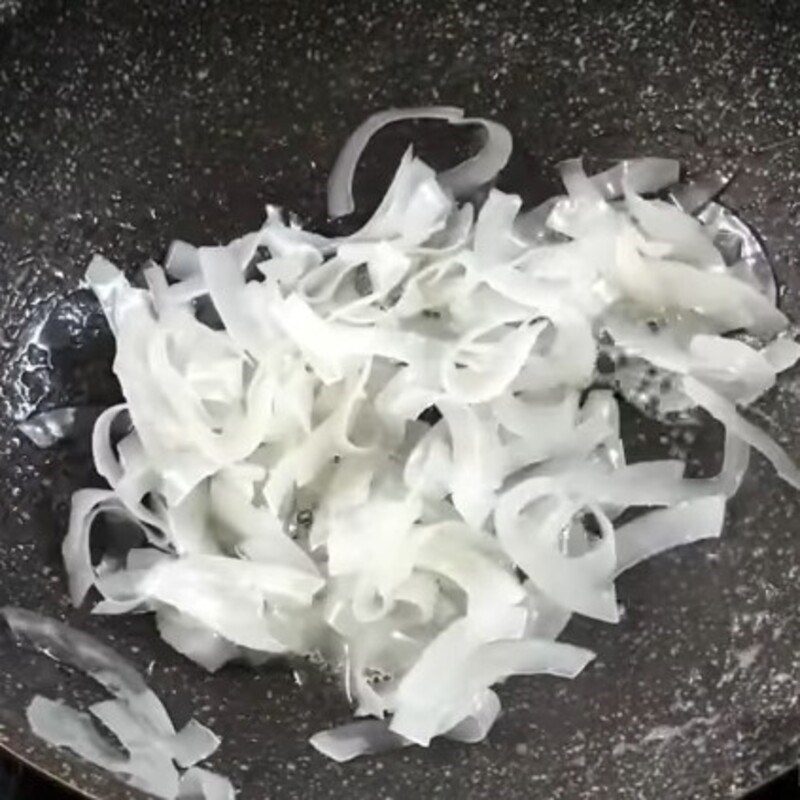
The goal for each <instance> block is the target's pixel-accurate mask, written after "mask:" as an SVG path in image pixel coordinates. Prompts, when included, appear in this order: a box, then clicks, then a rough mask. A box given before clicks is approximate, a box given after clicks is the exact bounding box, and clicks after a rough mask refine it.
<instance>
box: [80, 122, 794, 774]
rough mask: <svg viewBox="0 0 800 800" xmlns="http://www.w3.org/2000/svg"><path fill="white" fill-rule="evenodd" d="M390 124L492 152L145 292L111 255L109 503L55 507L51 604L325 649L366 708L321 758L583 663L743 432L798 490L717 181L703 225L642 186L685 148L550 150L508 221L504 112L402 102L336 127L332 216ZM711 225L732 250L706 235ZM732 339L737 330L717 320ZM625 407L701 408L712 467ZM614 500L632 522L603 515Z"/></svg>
mask: <svg viewBox="0 0 800 800" xmlns="http://www.w3.org/2000/svg"><path fill="white" fill-rule="evenodd" d="M410 117H425V118H435V119H444V120H446V121H448V122H451V123H454V124H467V123H472V122H475V123H476V124H479V125H481V126H482V128H483V130H484V131H485V132H486V142H485V145H484V147H483V149H482V150H481V151H480V153H479V154H478V155H477V156H475V157H474V158H472V159H470V161H469V162H465V164H463V165H460V167H456V168H454V169H453V170H450V171H449V172H447V173H444V174H440V175H437V173H436V172H435V171H434V170H433V169H431V168H430V167H429V166H428V165H427V164H425V163H424V162H423V161H421V160H420V159H419V158H417V157H416V156H415V155H414V154H413V151H412V150H411V149H409V150H408V151H407V152H406V154H405V156H404V157H403V158H402V160H401V162H400V165H399V167H398V169H397V172H396V174H395V176H394V179H393V181H392V182H391V185H390V186H389V188H388V191H387V192H386V195H385V197H384V199H383V201H382V202H381V203H380V205H379V207H378V209H377V210H376V211H375V213H374V215H373V216H372V218H371V219H370V220H369V221H368V222H367V223H366V224H365V225H364V227H363V228H361V229H360V230H359V231H357V232H355V233H353V234H352V235H349V236H342V237H325V236H321V235H319V234H316V233H312V232H309V231H306V230H304V229H303V228H302V227H301V226H300V225H299V224H298V223H297V222H296V221H295V220H293V219H289V220H287V219H286V218H285V217H284V216H283V214H282V213H281V212H280V211H279V210H278V209H276V208H274V207H270V208H269V209H268V213H267V218H266V220H265V222H264V224H263V226H262V227H261V228H259V229H258V230H257V231H254V232H252V233H248V234H246V235H244V236H243V237H241V238H240V239H237V240H234V241H232V242H231V243H230V244H227V245H224V246H219V247H200V248H195V247H193V246H192V245H190V244H187V243H185V242H176V243H174V244H173V246H172V247H171V248H170V252H169V254H168V257H167V260H166V264H165V267H164V268H163V269H162V268H161V267H159V266H158V265H156V264H153V263H152V262H151V263H150V264H149V265H148V266H147V269H146V270H145V275H144V277H145V283H146V287H147V288H138V287H137V286H134V285H132V284H131V283H130V282H129V281H128V280H127V278H126V277H125V275H124V274H123V273H122V272H121V271H120V270H119V269H117V268H116V267H115V266H114V265H112V264H111V263H110V262H108V261H107V260H105V259H104V258H102V257H101V256H96V257H95V258H94V260H93V261H92V263H91V264H90V266H89V269H88V271H87V274H86V280H87V283H88V284H89V286H91V287H92V289H94V291H95V293H96V294H97V297H98V299H99V300H100V302H101V304H102V306H103V308H104V310H105V313H106V316H107V317H108V320H109V323H110V325H111V327H112V330H113V332H114V335H115V337H116V340H117V356H116V361H115V372H116V374H117V376H118V378H119V381H120V384H121V386H122V389H123V392H124V395H125V403H124V404H123V405H122V406H119V407H115V408H113V409H110V410H109V411H108V412H107V414H105V415H103V416H101V417H100V419H99V420H98V422H97V427H96V429H95V436H94V453H95V459H96V463H97V468H98V471H99V472H100V473H101V474H102V475H103V476H104V477H105V478H106V480H107V481H108V483H109V485H110V489H109V490H106V491H103V490H84V491H82V492H78V493H77V494H76V496H75V502H74V506H73V513H72V516H71V519H70V526H69V531H68V534H67V537H66V540H65V542H64V556H65V561H66V563H67V568H68V574H69V581H70V588H71V594H72V599H73V601H74V602H75V604H81V603H82V602H83V601H84V600H85V598H86V596H87V594H88V593H89V590H90V588H91V587H95V589H96V590H97V591H98V592H99V593H100V595H101V596H102V598H103V599H102V600H101V601H100V602H99V603H98V604H97V605H95V608H94V610H95V612H97V613H124V612H128V611H151V612H154V613H155V615H156V620H157V624H158V629H159V631H160V633H161V635H162V636H163V637H164V638H165V639H166V640H167V641H168V642H169V643H170V644H171V645H172V646H173V647H175V648H176V649H177V650H179V651H180V652H181V653H183V654H185V655H186V656H187V657H189V658H191V659H192V660H194V661H196V662H197V663H198V664H200V665H201V666H203V667H204V668H206V669H208V670H211V671H213V670H216V669H218V668H220V667H221V666H222V665H223V664H224V663H226V662H228V661H231V660H234V659H242V658H244V659H247V660H250V661H253V660H256V661H257V660H258V659H262V660H263V659H264V658H269V657H272V656H277V655H285V654H297V655H301V656H311V657H313V658H315V659H319V658H323V659H324V660H325V661H326V662H327V663H328V664H329V665H330V666H331V667H333V668H334V669H336V670H337V671H338V672H339V673H340V674H341V676H342V682H343V685H344V687H345V690H346V692H347V694H348V697H349V698H350V700H351V702H352V704H353V706H354V709H355V713H356V715H357V716H366V717H372V718H373V719H368V720H363V721H360V722H356V723H350V724H347V725H345V726H343V727H340V728H336V729H333V730H329V731H325V732H322V733H319V734H317V735H316V736H314V737H312V739H311V742H312V744H313V745H314V746H315V747H316V748H317V749H319V750H320V751H322V752H323V753H325V754H326V755H328V756H330V757H331V758H334V759H336V760H341V761H344V760H347V759H350V758H353V757H355V756H358V755H360V754H364V753H375V752H382V751H385V750H387V749H393V748H395V747H400V746H405V745H408V744H412V743H415V744H420V745H427V744H428V743H429V742H430V741H431V739H433V738H435V737H437V736H449V737H450V738H453V739H457V740H459V741H463V742H475V741H480V740H481V739H482V738H484V737H485V735H486V734H487V732H488V731H489V729H490V728H491V726H492V724H493V723H494V721H495V719H496V717H497V715H498V713H499V710H500V701H499V699H498V697H497V695H496V694H495V693H494V691H492V689H491V687H492V686H493V685H495V684H496V683H498V682H500V681H503V680H505V679H506V678H508V677H510V676H513V675H533V674H549V675H557V676H560V677H564V678H574V677H576V676H577V675H578V674H579V673H580V672H581V671H582V670H583V669H584V668H585V667H586V666H587V665H588V664H589V663H590V662H591V660H592V658H593V653H592V652H590V651H589V650H587V649H585V648H582V647H577V646H575V645H572V644H569V643H567V642H563V641H560V640H559V637H560V636H561V634H562V631H563V629H564V627H565V626H566V624H567V622H568V620H569V619H570V616H571V615H572V614H574V613H577V614H582V615H585V616H588V617H591V618H594V619H599V620H604V621H607V622H616V621H618V618H619V607H618V603H617V598H616V594H615V589H614V579H615V577H616V576H617V575H618V574H619V573H620V572H622V571H623V570H625V569H628V568H630V567H632V566H633V565H635V564H636V563H638V562H640V561H642V560H643V559H646V558H649V557H650V556H653V555H656V554H658V553H661V552H663V551H664V550H666V549H669V548H672V547H675V546H678V545H681V544H684V543H688V542H694V541H698V540H701V539H712V538H714V537H718V536H719V535H720V533H721V530H722V525H723V515H724V506H725V501H726V499H727V498H728V497H730V496H731V495H732V494H733V493H734V492H735V491H736V489H737V488H738V486H739V484H740V482H741V480H742V477H743V474H744V471H745V469H746V466H747V461H748V454H749V449H750V447H755V448H756V449H757V450H758V451H760V452H761V453H762V454H763V455H764V456H766V457H767V458H768V459H769V460H770V461H771V462H772V463H773V465H774V466H775V468H776V470H777V472H778V474H779V475H780V476H781V477H782V478H784V479H785V480H786V481H788V482H789V483H791V484H792V485H795V486H798V485H800V479H798V471H797V468H796V467H795V466H794V465H793V463H792V462H791V460H790V458H789V456H788V455H787V454H786V453H785V452H784V451H783V450H782V449H781V448H780V447H779V446H778V445H777V444H776V443H775V442H774V441H772V440H771V439H770V438H769V437H768V436H767V435H766V434H765V433H763V432H761V431H760V430H758V429H757V428H755V426H753V425H752V423H750V422H748V421H746V420H745V419H744V418H743V417H742V416H741V415H740V414H739V413H738V411H737V406H742V405H746V404H749V403H752V402H753V401H754V400H756V399H757V398H758V397H760V396H761V395H763V394H764V392H766V391H768V390H769V389H770V387H772V386H773V385H774V383H775V379H776V375H777V374H778V373H779V372H780V371H782V370H785V369H788V368H789V367H791V366H792V365H793V364H794V363H795V362H796V361H797V359H798V357H800V346H798V344H797V343H796V342H795V341H794V340H793V339H792V338H791V337H789V336H788V335H787V333H786V331H787V327H788V323H787V320H786V318H785V316H784V315H783V314H782V313H781V311H780V310H779V309H778V308H777V307H776V305H775V293H774V290H773V285H772V283H771V281H769V280H766V281H765V280H764V276H763V266H764V258H763V257H762V256H763V251H762V250H761V248H760V246H756V245H755V244H754V243H753V242H752V241H749V240H748V236H749V229H747V228H746V226H735V225H733V224H732V223H731V219H732V215H730V214H729V213H727V212H726V213H725V214H722V213H720V212H719V211H718V210H716V209H719V208H720V207H719V206H717V205H716V204H711V205H709V203H708V201H709V200H711V198H712V197H713V196H714V195H715V194H716V193H717V192H718V191H719V188H720V187H719V186H717V185H716V184H714V185H712V186H710V188H703V186H695V187H693V190H692V192H691V203H690V204H688V206H689V207H690V208H691V209H692V210H694V209H701V208H704V209H705V212H704V213H703V214H700V215H699V216H696V215H694V214H692V213H689V211H687V210H685V208H684V207H683V206H681V205H679V204H675V203H671V202H668V201H666V200H664V199H660V197H659V196H658V195H659V193H664V196H665V197H666V191H667V190H668V189H672V190H673V193H674V192H675V183H676V181H677V180H678V176H679V167H678V164H677V162H674V161H670V160H667V159H637V160H631V161H624V162H621V163H620V164H617V165H616V166H614V167H613V168H611V169H610V170H607V171H606V172H604V173H601V174H599V175H595V176H588V175H587V174H586V173H585V171H584V168H583V165H582V163H581V161H580V160H571V161H567V162H564V163H563V164H562V165H561V167H560V169H561V174H562V177H563V180H564V185H565V189H566V194H565V195H563V196H560V197H557V198H554V199H553V200H551V201H548V202H547V203H546V204H543V205H542V206H540V207H537V208H536V209H533V210H530V211H522V203H521V200H520V198H519V197H516V196H514V195H510V194H506V193H504V192H501V191H498V190H497V189H493V188H489V187H490V185H491V182H492V180H493V179H494V177H495V176H496V174H497V172H498V171H499V170H500V169H501V168H502V167H503V165H504V164H505V162H506V160H507V159H508V154H509V153H510V141H511V140H510V135H509V134H508V132H507V131H506V130H505V129H504V128H502V127H501V126H499V125H497V123H494V122H487V121H483V120H471V119H465V118H463V112H461V111H460V110H459V109H451V108H432V109H410V110H397V111H392V112H388V113H383V114H381V115H378V116H376V117H374V118H372V119H370V120H369V121H368V122H367V123H365V124H364V125H363V126H362V127H361V128H359V129H358V131H357V132H356V134H355V135H354V138H353V139H352V140H351V142H349V143H348V145H347V146H346V147H345V148H344V151H343V155H342V157H341V158H342V160H341V161H340V162H339V163H337V165H336V167H335V168H334V170H333V173H332V176H331V181H330V184H329V207H330V209H331V213H332V214H334V215H339V214H343V213H348V212H349V211H351V210H352V207H353V204H352V180H353V175H354V173H355V170H356V166H357V163H358V160H359V157H360V154H361V152H362V150H363V149H364V147H366V145H367V143H368V141H369V138H370V136H371V135H372V134H373V133H374V132H375V131H377V130H378V129H380V128H381V127H382V126H383V125H385V124H388V123H390V122H393V121H394V120H396V119H407V118H410ZM487 189H488V193H487ZM674 196H676V197H683V198H684V200H685V198H686V197H687V196H688V195H687V193H686V192H684V193H682V194H674ZM465 198H468V199H465ZM469 198H481V199H480V201H479V200H477V199H469ZM709 209H711V211H709ZM715 210H716V211H715ZM732 231H733V232H734V233H732ZM722 234H726V235H727V236H728V237H729V238H730V236H731V235H734V234H735V235H738V236H740V237H743V241H740V243H739V246H738V247H728V248H722V247H721V246H720V236H721V235H722ZM744 245H747V246H744ZM731 254H733V255H731ZM209 308H211V309H213V313H212V314H211V317H209ZM209 318H211V319H212V320H213V324H209ZM743 330H746V331H748V332H749V333H750V334H752V337H751V338H750V339H748V340H747V342H745V341H743V340H742V339H741V338H738V339H735V338H731V337H730V334H732V333H737V332H741V331H743ZM756 342H759V343H758V344H756ZM612 390H613V391H612ZM620 397H621V398H623V399H624V400H627V401H628V402H630V403H631V404H633V405H635V406H637V407H639V408H641V409H643V410H645V411H646V412H647V413H650V414H652V415H654V416H658V417H659V418H667V419H669V418H671V415H676V414H681V413H685V412H687V411H689V412H690V411H693V410H694V409H697V408H702V409H705V410H706V411H707V412H709V413H710V414H711V415H712V416H714V417H716V418H717V419H718V420H719V421H720V422H722V423H723V425H724V426H725V427H726V434H727V435H726V440H725V441H726V443H725V458H724V463H723V466H722V469H721V471H720V473H719V475H717V476H714V477H706V478H687V477H685V475H684V464H683V463H682V462H680V461H675V460H669V461H652V462H640V463H628V461H627V459H626V455H625V448H624V443H623V442H622V440H621V434H620V421H619V418H620V414H619V401H620ZM120 420H121V421H122V422H123V423H124V424H122V425H120V424H119V422H120ZM115 423H116V424H115ZM630 507H636V508H637V509H640V511H641V512H642V513H640V515H639V516H638V517H636V518H635V519H633V521H628V522H625V523H621V522H618V521H617V520H619V518H620V515H621V514H622V513H623V512H624V511H625V510H626V509H628V508H630ZM101 515H111V516H112V517H114V518H115V519H119V518H125V519H127V520H128V521H129V522H130V523H132V524H133V528H134V529H135V530H136V531H138V534H137V535H138V542H139V543H138V545H137V546H135V547H132V548H130V549H129V551H128V553H127V555H126V556H123V557H120V555H119V547H118V546H117V547H116V548H113V552H114V553H115V555H114V556H113V557H111V556H107V557H102V558H101V559H100V561H99V562H96V561H95V560H93V557H92V553H96V552H102V551H103V549H104V543H103V542H101V541H97V540H96V533H95V529H94V528H93V524H92V523H93V521H94V520H95V519H96V518H97V517H98V516H101ZM626 518H627V519H630V515H628V516H627V517H626ZM108 527H111V529H112V530H113V526H108ZM93 537H95V540H93ZM129 541H130V536H129ZM90 543H91V545H92V546H91V547H90ZM109 552H110V551H109ZM75 724H76V725H77V724H79V723H78V722H77V720H76V721H75ZM80 724H82V723H80ZM192 780H193V781H194V784H196V785H198V786H199V785H202V784H203V776H201V775H195V776H194V778H192Z"/></svg>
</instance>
